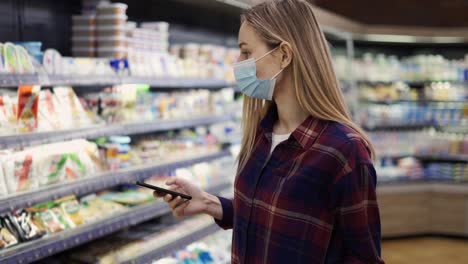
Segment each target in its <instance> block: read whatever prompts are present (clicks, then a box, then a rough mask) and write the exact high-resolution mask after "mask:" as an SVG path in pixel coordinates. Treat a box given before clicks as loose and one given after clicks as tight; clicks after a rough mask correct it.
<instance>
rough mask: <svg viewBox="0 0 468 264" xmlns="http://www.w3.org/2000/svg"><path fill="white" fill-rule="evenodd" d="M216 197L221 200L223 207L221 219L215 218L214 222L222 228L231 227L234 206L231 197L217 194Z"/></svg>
mask: <svg viewBox="0 0 468 264" xmlns="http://www.w3.org/2000/svg"><path fill="white" fill-rule="evenodd" d="M218 199H219V201H220V202H221V207H222V209H223V219H221V220H218V219H215V222H216V224H218V225H219V226H220V227H221V228H222V229H224V230H227V229H231V228H232V226H233V222H234V207H233V204H232V199H227V198H224V197H221V196H218Z"/></svg>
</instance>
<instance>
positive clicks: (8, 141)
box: [0, 114, 232, 148]
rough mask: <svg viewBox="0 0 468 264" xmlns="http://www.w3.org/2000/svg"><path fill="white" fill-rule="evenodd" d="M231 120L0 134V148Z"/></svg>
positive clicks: (202, 119)
mask: <svg viewBox="0 0 468 264" xmlns="http://www.w3.org/2000/svg"><path fill="white" fill-rule="evenodd" d="M229 120H232V116H231V115H230V114H225V115H213V116H204V117H194V118H190V119H179V120H155V121H149V122H138V123H127V124H111V125H98V126H92V127H87V128H79V129H72V130H57V131H50V132H34V133H27V134H14V135H6V136H0V148H15V147H26V146H34V145H40V144H47V143H51V142H58V141H65V140H71V139H77V138H88V139H92V138H98V137H103V136H111V135H118V134H125V135H131V134H141V133H147V132H157V131H166V130H172V129H180V128H187V127H195V126H202V125H209V124H214V123H220V122H225V121H229Z"/></svg>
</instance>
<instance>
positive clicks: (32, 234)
mask: <svg viewBox="0 0 468 264" xmlns="http://www.w3.org/2000/svg"><path fill="white" fill-rule="evenodd" d="M8 217H9V219H10V220H11V223H12V224H13V225H14V227H15V228H16V231H17V232H18V234H19V237H20V239H21V241H30V240H33V239H36V238H39V237H42V236H43V235H45V232H43V231H41V230H40V229H39V228H38V227H37V226H36V225H35V224H34V222H33V221H32V214H31V213H30V212H28V211H26V210H18V211H15V212H13V213H11V214H10V215H8Z"/></svg>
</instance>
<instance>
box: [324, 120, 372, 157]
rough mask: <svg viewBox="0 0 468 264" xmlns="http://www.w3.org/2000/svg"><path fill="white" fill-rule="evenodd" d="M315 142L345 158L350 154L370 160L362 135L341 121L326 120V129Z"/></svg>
mask: <svg viewBox="0 0 468 264" xmlns="http://www.w3.org/2000/svg"><path fill="white" fill-rule="evenodd" d="M316 143H317V144H320V145H324V146H327V147H330V148H333V149H335V150H336V151H337V152H339V154H341V155H342V156H344V157H345V158H346V159H348V158H350V156H352V157H353V158H356V159H359V160H361V161H362V162H371V158H370V151H369V148H368V147H367V144H366V142H365V141H364V139H363V138H362V136H361V135H360V134H359V133H357V132H356V131H355V130H353V129H352V128H351V127H349V126H347V125H345V124H343V123H340V122H334V121H328V126H327V129H325V130H324V131H323V133H322V135H321V136H320V138H319V139H318V140H317V142H316Z"/></svg>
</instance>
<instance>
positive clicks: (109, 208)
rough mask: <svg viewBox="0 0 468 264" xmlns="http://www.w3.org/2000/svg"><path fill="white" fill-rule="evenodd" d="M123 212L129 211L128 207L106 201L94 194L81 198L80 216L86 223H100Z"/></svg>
mask: <svg viewBox="0 0 468 264" xmlns="http://www.w3.org/2000/svg"><path fill="white" fill-rule="evenodd" d="M123 210H127V207H125V206H123V205H121V204H118V203H115V202H112V201H106V200H104V199H101V198H99V197H97V196H96V195H94V194H92V195H88V196H85V197H83V198H81V210H80V214H81V216H82V217H83V219H84V222H85V223H91V222H95V221H98V220H99V219H101V218H103V217H106V216H108V215H111V214H114V213H117V212H120V211H123Z"/></svg>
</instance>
